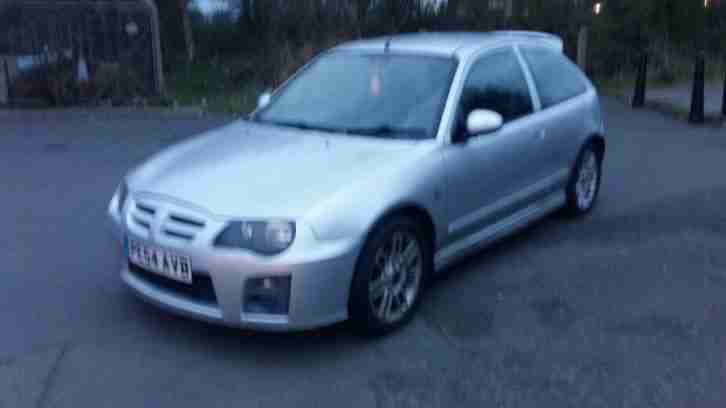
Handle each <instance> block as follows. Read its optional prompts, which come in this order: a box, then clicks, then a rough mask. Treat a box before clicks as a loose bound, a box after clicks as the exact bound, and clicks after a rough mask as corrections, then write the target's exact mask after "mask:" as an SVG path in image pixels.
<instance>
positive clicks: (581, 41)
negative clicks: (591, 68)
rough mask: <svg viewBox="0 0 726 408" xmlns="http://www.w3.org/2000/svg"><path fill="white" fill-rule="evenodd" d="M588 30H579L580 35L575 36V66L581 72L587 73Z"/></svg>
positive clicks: (586, 28) (585, 27) (585, 28)
mask: <svg viewBox="0 0 726 408" xmlns="http://www.w3.org/2000/svg"><path fill="white" fill-rule="evenodd" d="M589 32H590V30H589V29H588V27H587V26H582V27H581V28H580V33H579V34H578V35H577V65H579V66H580V69H581V70H582V71H583V72H587V45H588V44H587V43H588V37H589Z"/></svg>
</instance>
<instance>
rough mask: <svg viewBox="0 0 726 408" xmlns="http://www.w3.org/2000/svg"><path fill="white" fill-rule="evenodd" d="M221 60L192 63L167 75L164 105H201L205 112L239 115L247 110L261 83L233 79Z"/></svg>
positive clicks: (249, 108) (254, 103)
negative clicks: (165, 101)
mask: <svg viewBox="0 0 726 408" xmlns="http://www.w3.org/2000/svg"><path fill="white" fill-rule="evenodd" d="M233 78H234V74H233V73H232V70H231V69H230V68H229V66H228V65H226V64H224V63H221V62H205V63H194V64H191V65H186V66H183V67H180V69H178V70H177V71H174V72H172V73H170V74H168V75H167V83H166V86H167V96H168V98H167V104H171V105H174V106H194V107H201V108H202V109H204V110H205V111H207V112H211V113H219V114H225V115H233V116H242V115H246V114H248V113H250V112H251V111H252V110H253V109H254V107H255V105H256V102H257V97H258V95H259V94H260V93H261V92H262V91H263V89H264V86H263V85H262V84H261V83H260V82H258V81H255V80H247V81H236V80H234V79H233Z"/></svg>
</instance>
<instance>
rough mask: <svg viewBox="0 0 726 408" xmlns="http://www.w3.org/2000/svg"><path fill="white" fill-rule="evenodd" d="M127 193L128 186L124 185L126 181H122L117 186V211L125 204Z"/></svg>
mask: <svg viewBox="0 0 726 408" xmlns="http://www.w3.org/2000/svg"><path fill="white" fill-rule="evenodd" d="M128 195H129V186H127V185H126V181H125V180H124V181H122V182H121V184H119V186H118V211H119V212H121V211H122V210H123V208H124V204H126V198H127V197H128Z"/></svg>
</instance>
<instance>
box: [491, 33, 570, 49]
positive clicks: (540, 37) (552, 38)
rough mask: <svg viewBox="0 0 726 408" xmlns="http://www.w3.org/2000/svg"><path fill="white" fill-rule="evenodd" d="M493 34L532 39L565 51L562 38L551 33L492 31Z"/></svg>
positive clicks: (526, 39) (534, 41)
mask: <svg viewBox="0 0 726 408" xmlns="http://www.w3.org/2000/svg"><path fill="white" fill-rule="evenodd" d="M492 34H494V35H497V36H502V37H511V38H516V39H521V40H524V41H531V42H532V43H538V44H541V45H544V46H547V47H550V48H553V49H555V50H557V51H558V52H563V51H564V50H565V45H564V42H563V41H562V38H560V37H558V36H556V35H554V34H549V33H543V32H538V31H492Z"/></svg>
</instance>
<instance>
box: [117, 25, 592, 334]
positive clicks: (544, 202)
mask: <svg viewBox="0 0 726 408" xmlns="http://www.w3.org/2000/svg"><path fill="white" fill-rule="evenodd" d="M385 41H386V39H385V38H382V39H372V40H363V41H356V42H353V43H349V44H345V45H342V46H339V47H337V48H336V49H335V51H345V52H377V53H380V52H383V49H384V45H385ZM520 44H527V45H536V46H541V47H548V48H550V49H554V50H558V51H561V50H562V42H561V41H560V40H559V39H558V38H556V37H554V36H550V35H546V34H538V33H519V32H495V33H482V34H471V33H455V34H436V33H431V34H429V33H427V34H412V35H403V36H396V37H393V41H392V42H391V46H390V52H392V53H396V52H407V53H421V54H432V55H446V56H451V57H453V58H456V59H458V61H459V64H458V68H457V72H456V74H455V76H454V79H453V82H452V86H451V89H450V92H449V95H448V99H447V102H446V105H445V108H444V112H443V114H442V117H441V123H440V126H439V130H438V134H437V137H436V138H435V139H431V140H424V141H405V140H382V139H375V138H367V137H356V136H351V135H331V134H329V133H322V132H313V131H301V130H294V129H291V128H283V127H276V126H271V125H263V124H259V123H255V122H248V121H237V122H234V123H232V124H230V125H227V126H225V127H222V128H219V129H216V130H214V131H211V132H208V133H206V134H205V135H202V136H199V137H195V138H192V139H190V140H188V141H186V142H183V143H180V144H178V145H176V146H173V147H171V148H169V149H167V150H165V151H163V152H161V153H159V154H157V155H155V156H154V157H152V158H151V159H150V160H148V161H147V162H146V163H144V164H143V165H141V166H139V167H137V168H136V169H134V170H133V171H131V172H130V173H129V174H128V175H127V178H126V180H127V182H128V185H129V189H130V193H129V198H128V199H127V201H126V203H125V205H124V208H122V209H119V208H118V197H116V196H114V197H113V198H112V200H111V203H110V205H109V210H108V211H109V215H110V217H111V220H112V225H113V226H114V231H115V232H116V235H117V236H118V237H119V239H121V238H122V237H124V236H130V237H133V238H134V239H138V240H142V241H149V242H151V243H152V244H153V245H157V246H161V247H164V248H167V249H170V250H174V251H177V252H182V253H184V254H187V255H189V256H190V257H191V259H192V263H193V269H194V270H195V273H199V274H207V275H209V276H210V277H211V280H212V283H213V286H214V288H215V291H216V294H217V297H218V304H216V305H215V304H212V305H210V304H203V303H200V302H197V301H195V300H194V299H190V298H185V297H183V296H180V295H178V294H176V293H173V292H170V291H167V290H165V289H163V288H160V287H157V286H154V285H152V284H149V283H148V282H145V281H143V280H140V279H138V278H136V277H135V276H134V275H133V274H131V273H130V272H129V271H128V268H127V267H125V266H124V267H123V268H122V272H121V275H122V278H123V280H124V281H125V282H126V284H127V285H128V286H129V287H131V288H132V289H133V291H134V292H135V293H137V294H138V295H139V296H141V297H143V298H145V299H147V300H149V301H150V302H153V303H155V304H157V305H159V306H161V307H164V308H166V309H169V310H172V311H174V312H177V313H182V314H185V315H187V316H191V317H194V318H199V319H204V320H207V321H211V322H215V323H219V324H225V325H229V326H235V327H249V328H255V329H264V330H292V329H305V328H311V327H317V326H322V325H327V324H330V323H333V322H336V321H340V320H344V319H345V318H346V317H347V304H348V295H349V290H350V285H351V282H352V278H353V272H354V268H355V264H356V261H357V258H358V255H359V252H360V250H361V247H362V245H363V242H364V241H365V239H366V236H367V234H368V232H369V231H370V229H371V228H372V226H373V225H374V224H375V223H376V222H378V221H379V220H381V219H382V218H383V217H385V216H386V215H387V214H390V213H391V212H394V211H397V210H402V209H403V210H410V209H417V210H418V211H420V212H425V213H426V214H427V215H428V217H429V218H430V220H431V222H432V227H433V230H434V232H435V248H436V254H435V267H436V270H437V271H438V270H442V269H443V268H445V267H446V266H447V265H449V264H450V263H451V262H453V261H455V260H457V259H460V258H461V257H462V256H465V255H466V254H468V253H470V252H472V251H474V250H476V249H478V248H480V247H482V246H484V245H486V244H488V243H490V242H492V241H494V240H496V239H498V238H500V237H502V236H504V235H508V234H511V233H513V232H514V231H516V230H518V229H519V228H521V227H524V226H526V225H527V224H529V223H531V222H532V221H534V220H536V219H539V218H541V217H543V216H545V215H547V214H549V213H550V212H552V211H554V210H556V209H558V208H560V207H561V206H562V205H564V203H565V184H566V183H567V181H568V179H569V178H570V174H571V172H572V169H573V167H574V163H575V160H576V158H577V156H578V152H579V151H580V148H581V147H582V146H583V145H584V144H585V143H586V142H587V140H588V139H589V138H591V137H593V136H595V135H599V136H601V137H602V136H604V132H605V129H604V124H603V121H602V118H601V114H600V107H599V101H598V96H597V93H596V91H595V89H594V88H593V87H592V85H591V84H590V82H589V81H587V84H588V89H587V92H585V93H584V94H582V95H580V96H577V97H575V98H572V99H570V100H568V101H565V102H563V103H561V104H559V105H557V106H554V107H551V108H549V109H545V110H543V109H542V108H541V104H540V101H539V97H538V95H537V90H536V88H535V86H534V82H533V80H532V75H531V73H530V72H529V68H528V66H527V64H526V63H525V61H524V59H523V58H522V56H521V53H520V52H519V49H518V47H519V45H520ZM502 47H511V48H513V49H514V50H515V53H516V54H517V56H518V58H519V61H520V64H521V66H522V69H523V70H524V74H525V77H526V79H527V81H528V84H529V87H530V90H531V92H532V99H533V105H534V108H535V112H534V113H533V114H531V115H528V116H526V117H523V118H520V119H517V120H515V121H513V122H509V123H507V124H505V125H504V126H502V127H501V129H499V130H498V131H496V132H493V133H490V134H487V135H482V136H475V137H473V138H470V139H469V140H468V141H467V142H466V143H461V144H453V143H452V141H451V134H452V127H453V124H454V116H455V111H456V106H457V103H458V100H459V97H460V95H461V90H462V87H463V84H464V81H465V79H466V77H467V74H468V71H469V69H470V67H471V66H472V64H473V63H474V62H475V61H476V60H477V59H478V58H480V57H483V56H486V55H487V53H489V52H490V51H492V50H496V49H498V48H502ZM583 79H585V78H584V75H583ZM293 80H294V79H293ZM585 80H586V79H585ZM272 98H273V99H274V94H273V96H272ZM145 204H146V205H153V206H155V208H156V209H157V210H156V211H155V212H154V214H153V215H150V214H147V216H148V217H147V220H146V221H147V222H148V224H149V228H140V224H138V223H137V222H136V220H135V219H134V217H138V216H139V205H141V206H142V207H143V206H144V205H145ZM175 214H176V215H179V216H181V217H182V218H184V217H186V218H187V219H193V220H196V221H198V223H197V225H198V224H203V226H202V227H195V228H191V229H190V225H188V224H186V225H185V224H179V223H176V224H175V223H174V221H173V220H171V217H170V215H175ZM141 217H143V215H142V216H141ZM271 219H272V220H274V219H280V220H291V221H294V222H295V223H296V225H297V234H296V238H295V241H294V242H293V244H292V245H291V246H290V248H288V249H287V250H286V251H284V252H283V253H281V254H279V255H276V256H272V257H270V256H262V255H257V254H254V253H252V252H249V251H246V250H233V249H221V248H214V247H213V244H212V243H213V240H214V237H215V236H216V234H218V233H219V232H220V231H221V230H222V229H223V228H224V226H225V225H226V223H227V222H229V221H232V220H241V221H244V220H271ZM170 220H171V221H170ZM170 225H171V226H173V227H176V228H177V229H180V228H181V230H180V232H182V233H186V235H187V236H191V238H189V239H186V238H185V239H180V238H179V237H178V236H174V235H173V234H172V235H169V234H167V233H166V232H165V229H168V228H166V227H168V226H170ZM185 228H186V229H185ZM269 275H290V276H292V289H291V291H292V295H291V302H290V314H289V315H287V316H271V315H245V314H244V313H243V312H242V307H241V298H242V290H243V287H244V282H245V280H246V279H249V278H251V277H259V276H269Z"/></svg>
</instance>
